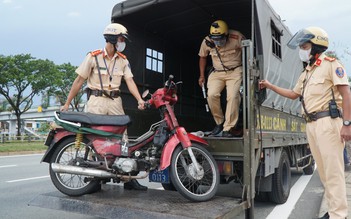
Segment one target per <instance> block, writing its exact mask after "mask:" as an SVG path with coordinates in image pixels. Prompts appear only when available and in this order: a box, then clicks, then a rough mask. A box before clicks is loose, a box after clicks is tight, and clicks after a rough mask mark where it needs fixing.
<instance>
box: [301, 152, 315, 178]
mask: <svg viewBox="0 0 351 219" xmlns="http://www.w3.org/2000/svg"><path fill="white" fill-rule="evenodd" d="M310 159H311V163H310V165H308V166H307V167H305V168H303V173H304V174H306V175H312V174H313V172H314V167H315V165H316V164H315V162H314V159H313V157H312V156H311V157H310ZM309 161H310V160H309Z"/></svg>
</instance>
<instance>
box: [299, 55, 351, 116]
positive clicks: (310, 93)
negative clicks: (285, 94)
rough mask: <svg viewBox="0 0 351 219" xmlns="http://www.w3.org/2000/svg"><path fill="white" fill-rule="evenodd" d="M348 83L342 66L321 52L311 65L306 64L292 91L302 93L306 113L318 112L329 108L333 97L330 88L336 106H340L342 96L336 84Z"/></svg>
mask: <svg viewBox="0 0 351 219" xmlns="http://www.w3.org/2000/svg"><path fill="white" fill-rule="evenodd" d="M348 84H349V83H348V78H347V74H346V72H345V70H344V67H343V66H342V65H341V64H340V63H339V62H338V61H337V60H335V59H334V58H330V57H327V56H326V55H324V54H322V55H320V57H319V58H318V59H317V60H316V62H315V63H314V65H313V66H307V68H306V70H305V71H304V72H303V73H302V74H301V76H300V78H299V80H298V82H297V84H296V86H295V87H294V89H293V91H294V92H295V93H297V94H300V95H303V98H304V100H305V106H306V110H307V112H308V113H312V112H320V111H326V110H328V109H329V102H330V100H332V98H333V97H332V92H331V89H333V91H334V97H335V100H336V102H337V104H338V107H339V108H341V104H342V97H341V95H340V93H339V91H338V89H337V88H336V85H348ZM302 112H304V111H302Z"/></svg>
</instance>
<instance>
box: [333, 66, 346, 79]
mask: <svg viewBox="0 0 351 219" xmlns="http://www.w3.org/2000/svg"><path fill="white" fill-rule="evenodd" d="M335 73H336V75H337V76H338V77H339V78H343V77H344V74H345V71H344V69H343V68H342V67H337V68H336V70H335Z"/></svg>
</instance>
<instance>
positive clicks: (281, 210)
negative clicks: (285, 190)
mask: <svg viewBox="0 0 351 219" xmlns="http://www.w3.org/2000/svg"><path fill="white" fill-rule="evenodd" d="M315 170H316V169H315ZM312 176H313V174H312V175H303V176H301V177H300V178H299V180H297V182H296V183H295V184H294V186H293V187H292V188H291V189H290V195H289V198H288V200H287V201H286V202H285V203H284V204H281V205H277V206H276V207H275V208H274V209H273V211H271V213H270V214H269V215H268V216H267V217H266V219H276V218H279V219H287V218H289V216H290V214H291V212H292V210H293V209H294V208H295V205H296V203H297V201H298V200H299V198H300V196H301V194H302V192H303V191H304V190H305V188H306V186H307V184H308V182H309V181H310V180H311V178H312Z"/></svg>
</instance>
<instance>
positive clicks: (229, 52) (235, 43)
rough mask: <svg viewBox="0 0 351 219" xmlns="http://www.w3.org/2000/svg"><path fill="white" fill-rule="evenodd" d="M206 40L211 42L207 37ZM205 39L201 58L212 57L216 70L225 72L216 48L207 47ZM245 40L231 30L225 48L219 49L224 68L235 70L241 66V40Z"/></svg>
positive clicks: (201, 48)
mask: <svg viewBox="0 0 351 219" xmlns="http://www.w3.org/2000/svg"><path fill="white" fill-rule="evenodd" d="M205 39H207V40H209V41H211V40H210V38H209V37H208V36H207V37H205ZM205 39H204V40H203V41H202V43H201V47H200V51H199V56H200V57H207V56H208V54H210V55H211V57H212V63H213V67H214V68H215V70H224V69H223V65H222V63H221V61H220V59H219V58H218V54H217V52H216V49H215V48H210V47H209V46H207V45H206V41H205ZM242 39H244V36H243V35H242V34H241V33H240V32H239V31H235V30H229V36H228V40H227V42H226V44H225V45H224V47H221V48H218V49H217V50H218V52H219V54H220V57H221V60H222V62H223V64H224V66H226V67H228V68H229V69H230V68H234V67H236V66H239V65H241V63H242V58H241V40H242Z"/></svg>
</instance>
